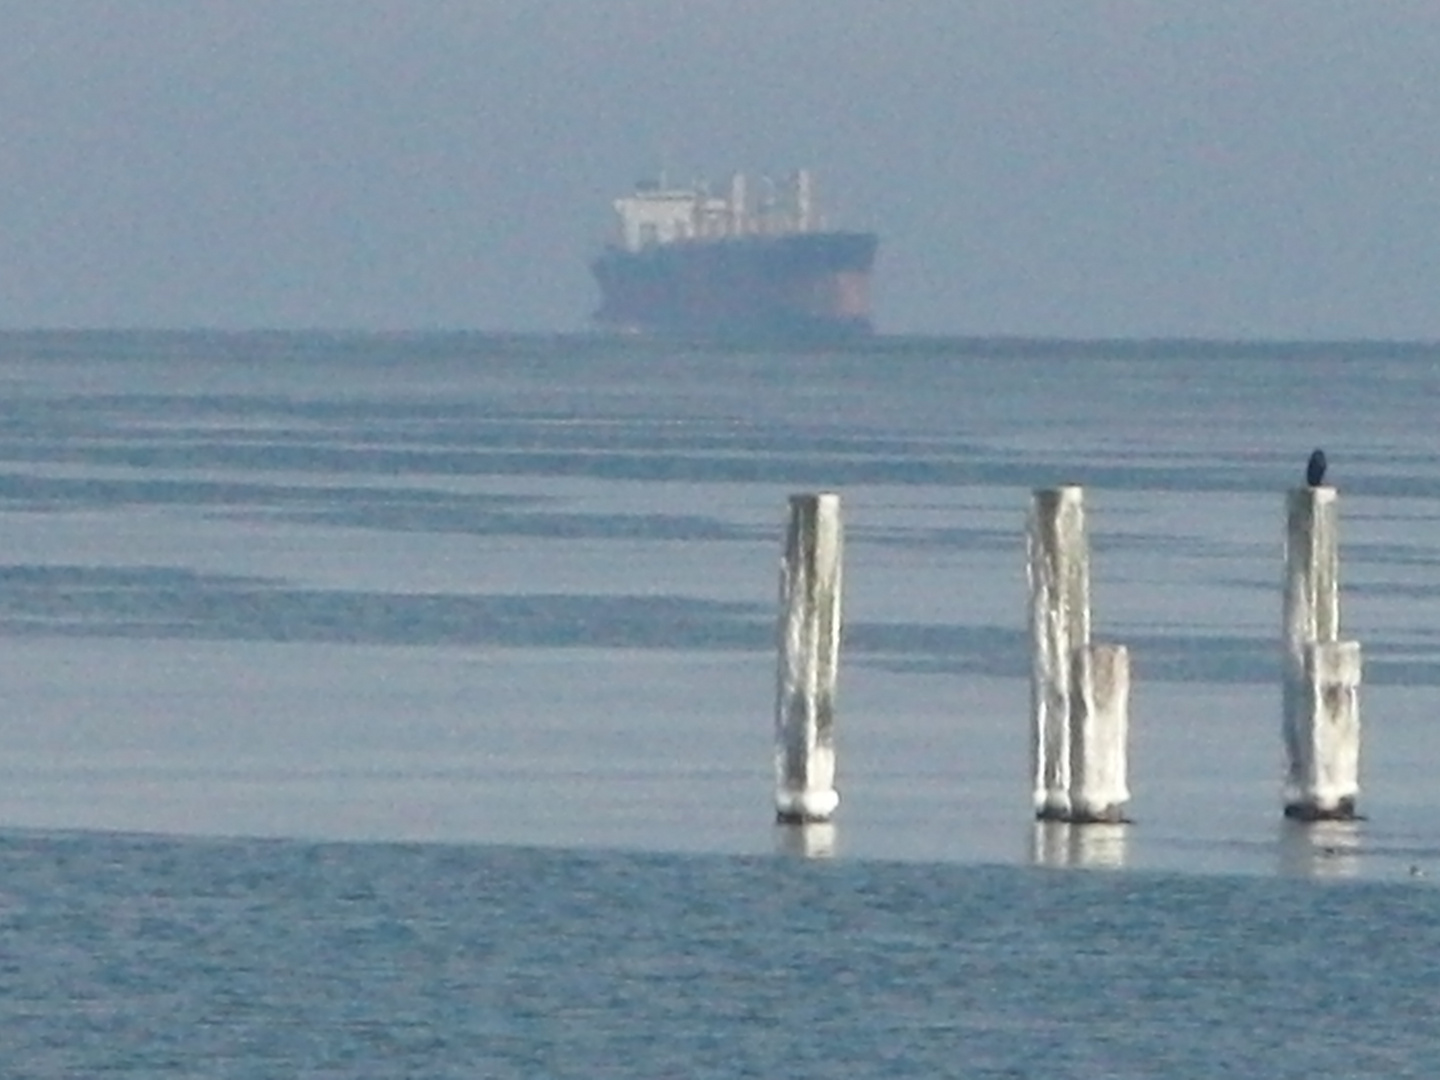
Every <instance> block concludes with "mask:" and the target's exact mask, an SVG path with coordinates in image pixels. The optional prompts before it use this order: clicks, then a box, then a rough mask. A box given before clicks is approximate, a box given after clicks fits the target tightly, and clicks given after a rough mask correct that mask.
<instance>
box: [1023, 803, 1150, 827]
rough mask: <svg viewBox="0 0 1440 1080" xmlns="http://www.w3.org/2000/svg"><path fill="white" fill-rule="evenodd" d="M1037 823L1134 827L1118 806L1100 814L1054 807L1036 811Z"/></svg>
mask: <svg viewBox="0 0 1440 1080" xmlns="http://www.w3.org/2000/svg"><path fill="white" fill-rule="evenodd" d="M1035 820H1036V821H1063V822H1064V823H1065V824H1067V825H1133V824H1134V822H1133V821H1132V820H1131V819H1130V818H1128V817H1126V816H1125V811H1124V810H1123V809H1121V808H1120V807H1118V806H1112V807H1108V808H1107V809H1105V810H1101V811H1099V812H1086V813H1076V812H1074V811H1072V810H1056V809H1054V808H1052V807H1048V806H1047V807H1045V808H1044V809H1041V810H1037V811H1035Z"/></svg>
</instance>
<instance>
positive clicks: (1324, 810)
mask: <svg viewBox="0 0 1440 1080" xmlns="http://www.w3.org/2000/svg"><path fill="white" fill-rule="evenodd" d="M1285 816H1286V817H1287V818H1289V819H1290V820H1291V821H1304V822H1311V821H1364V820H1365V818H1364V817H1363V816H1361V815H1360V814H1357V813H1356V812H1355V800H1354V799H1341V800H1340V802H1339V803H1338V804H1337V805H1335V806H1332V807H1321V806H1316V805H1315V804H1314V803H1288V804H1286V806H1285Z"/></svg>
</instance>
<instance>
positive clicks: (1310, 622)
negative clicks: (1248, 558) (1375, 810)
mask: <svg viewBox="0 0 1440 1080" xmlns="http://www.w3.org/2000/svg"><path fill="white" fill-rule="evenodd" d="M1337 510H1338V507H1337V502H1336V491H1335V489H1334V488H1333V487H1325V486H1319V487H1303V488H1295V489H1293V490H1291V491H1290V492H1289V495H1288V497H1287V499H1286V521H1285V589H1284V611H1283V617H1284V628H1283V636H1284V657H1283V672H1282V680H1283V681H1282V688H1281V692H1282V708H1283V716H1282V734H1283V738H1284V743H1285V757H1286V770H1285V790H1284V799H1285V814H1286V816H1287V817H1294V818H1299V819H1302V820H1307V821H1315V820H1333V819H1340V820H1343V819H1347V818H1352V817H1354V816H1355V799H1356V796H1357V795H1358V793H1359V759H1360V709H1359V687H1360V645H1359V643H1358V642H1342V641H1340V640H1339V636H1340V545H1339V530H1338V528H1337V521H1338V517H1339V515H1338V512H1337Z"/></svg>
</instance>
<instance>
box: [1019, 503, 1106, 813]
mask: <svg viewBox="0 0 1440 1080" xmlns="http://www.w3.org/2000/svg"><path fill="white" fill-rule="evenodd" d="M1026 549H1027V550H1026V554H1027V571H1028V577H1029V582H1030V634H1031V643H1032V648H1031V671H1030V712H1031V749H1032V760H1033V763H1034V771H1033V789H1034V801H1035V814H1036V816H1037V817H1040V818H1046V819H1051V818H1053V819H1061V820H1063V819H1068V817H1069V816H1070V810H1071V799H1070V786H1071V785H1070V777H1071V749H1070V699H1071V664H1072V659H1071V657H1072V655H1073V653H1074V651H1075V650H1076V649H1079V648H1083V647H1084V646H1088V645H1089V644H1090V552H1089V545H1088V542H1087V540H1086V536H1085V504H1084V489H1083V488H1080V487H1077V486H1073V485H1072V486H1065V487H1058V488H1045V489H1041V490H1038V491H1035V492H1034V494H1033V498H1032V501H1031V510H1030V520H1029V524H1028V527H1027V529H1026Z"/></svg>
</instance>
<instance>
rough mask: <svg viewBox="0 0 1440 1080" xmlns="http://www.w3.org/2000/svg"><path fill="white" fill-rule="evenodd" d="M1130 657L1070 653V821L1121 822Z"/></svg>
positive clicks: (1095, 651) (1111, 651) (1108, 650)
mask: <svg viewBox="0 0 1440 1080" xmlns="http://www.w3.org/2000/svg"><path fill="white" fill-rule="evenodd" d="M1129 709H1130V652H1129V650H1128V649H1126V648H1125V646H1124V645H1082V646H1080V647H1079V648H1078V649H1075V650H1074V651H1073V653H1072V654H1071V678H1070V812H1069V815H1068V817H1069V820H1070V821H1073V822H1110V823H1117V822H1122V821H1124V820H1125V804H1126V803H1127V802H1129V801H1130V789H1129V787H1128V786H1127V781H1126V749H1127V738H1128V729H1129Z"/></svg>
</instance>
